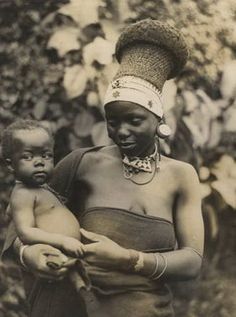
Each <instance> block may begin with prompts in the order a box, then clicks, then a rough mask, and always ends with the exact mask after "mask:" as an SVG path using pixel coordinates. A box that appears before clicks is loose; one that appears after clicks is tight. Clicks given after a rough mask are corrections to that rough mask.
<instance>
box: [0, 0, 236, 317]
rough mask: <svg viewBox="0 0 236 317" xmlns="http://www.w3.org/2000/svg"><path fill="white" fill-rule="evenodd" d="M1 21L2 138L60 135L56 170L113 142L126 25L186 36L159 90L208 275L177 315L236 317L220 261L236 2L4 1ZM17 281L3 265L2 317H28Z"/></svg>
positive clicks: (228, 178)
mask: <svg viewBox="0 0 236 317" xmlns="http://www.w3.org/2000/svg"><path fill="white" fill-rule="evenodd" d="M0 12H1V15H0V34H1V44H0V73H1V77H2V81H1V86H0V96H1V106H0V129H1V130H2V129H3V128H4V127H5V126H6V125H7V124H9V123H11V122H12V121H14V120H16V119H17V118H19V117H25V118H26V117H30V118H35V119H38V120H42V121H43V122H44V124H46V125H47V126H49V127H50V128H51V129H52V130H53V131H54V133H55V138H56V159H57V161H58V160H59V159H61V158H62V157H63V156H64V155H66V154H67V153H68V152H69V151H71V150H72V149H74V148H76V147H78V146H90V145H99V144H109V142H110V140H109V139H108V137H107V133H106V126H105V123H104V119H103V108H102V100H103V96H104V93H105V91H106V88H107V85H108V83H109V81H110V80H111V78H112V77H113V75H114V74H115V72H116V69H117V65H116V63H115V62H114V58H113V54H114V45H115V42H116V39H117V37H118V35H119V33H120V31H121V29H122V28H123V27H124V26H125V24H127V23H129V22H133V21H136V20H140V19H143V18H147V17H152V18H157V19H160V20H162V21H167V22H169V23H170V24H174V25H176V26H177V27H179V28H180V29H181V30H182V32H183V33H184V34H185V37H186V39H187V41H188V43H189V46H190V48H191V57H190V61H189V62H188V64H187V67H186V69H185V71H184V72H182V74H181V76H180V77H179V78H178V81H173V80H172V81H169V82H167V83H166V84H165V87H164V90H163V95H164V101H165V112H166V121H167V122H168V123H169V125H170V126H171V128H172V132H173V134H172V137H171V139H170V140H169V142H164V143H162V147H163V152H165V153H166V154H168V155H171V156H173V157H176V158H179V159H182V160H185V161H188V162H191V163H192V164H194V165H195V167H196V169H197V170H198V172H199V177H200V180H201V186H202V196H203V207H204V208H203V210H204V218H205V223H206V255H207V261H208V262H209V263H210V267H211V270H209V269H208V268H207V266H206V268H205V269H204V270H203V277H204V280H203V279H202V280H201V281H199V283H198V284H199V285H198V290H195V291H189V292H188V291H187V293H189V294H190V295H191V297H190V296H189V297H188V296H187V299H188V300H187V301H186V300H185V299H184V298H185V297H186V292H184V293H183V294H184V295H183V296H181V294H182V293H181V292H180V291H179V290H178V291H177V295H178V296H179V299H178V300H177V301H176V308H177V311H178V312H179V315H180V316H181V315H183V314H185V315H187V316H189V317H194V316H195V317H197V316H203V315H205V316H208V317H211V316H212V317H213V316H214V317H215V316H217V317H228V316H232V313H233V311H234V310H233V309H234V306H233V300H232V298H233V294H234V295H235V293H236V289H235V287H233V286H232V284H230V281H231V280H232V279H235V277H234V278H233V273H235V272H232V271H231V270H230V267H231V265H232V261H231V260H230V261H228V262H227V261H226V263H227V264H225V266H224V265H222V259H224V258H225V256H226V257H227V259H228V258H232V257H233V255H232V254H233V246H232V243H229V237H230V241H231V239H232V240H234V239H235V229H234V228H235V227H234V226H233V225H231V224H235V213H234V210H235V207H236V202H235V197H236V195H235V194H236V187H235V178H236V163H235V143H236V141H235V140H236V138H235V135H236V127H235V119H236V98H235V97H236V78H235V71H236V60H235V49H236V38H235V16H236V4H235V1H233V0H229V1H225V0H216V1H214V2H212V1H210V0H200V1H193V0H189V1H187V0H182V1H176V0H160V1H158V2H157V1H155V0H117V1H114V0H86V1H82V0H70V1H69V0H57V1H55V0H54V1H43V2H42V1H40V3H39V2H37V1H24V0H12V1H1V2H0ZM0 177H1V179H4V182H1V184H0V197H1V199H0V202H1V203H0V207H1V211H2V213H1V215H0V224H1V227H2V228H3V230H2V232H1V235H0V241H1V243H3V239H4V236H5V228H6V225H7V219H6V217H4V210H5V208H6V205H7V202H8V198H9V192H10V190H11V187H12V182H13V179H12V177H11V175H9V174H8V173H7V171H6V168H5V167H4V165H3V164H2V168H1V169H0ZM222 220H224V221H222ZM222 223H223V224H222ZM233 258H234V260H235V256H234V257H233ZM226 271H228V272H231V273H230V274H231V275H227V276H226V273H225V272H226ZM16 276H17V278H18V281H20V276H19V273H18V270H17V268H16V267H15V266H14V264H11V265H9V269H8V270H7V268H6V267H5V266H3V265H2V264H1V266H0V281H1V283H0V285H1V287H0V296H1V304H0V315H1V314H2V315H3V316H9V317H13V316H16V315H17V316H22V317H23V316H24V310H23V308H22V307H23V306H22V305H23V295H22V294H23V293H22V287H21V286H18V284H17V286H16V283H15V282H14V279H15V278H16ZM13 278H14V279H13ZM19 285H20V283H19ZM226 288H227V290H230V291H227V290H226ZM227 294H230V296H228V295H227ZM226 297H227V298H226ZM215 298H217V301H218V304H216V302H217V301H216V300H215ZM229 298H230V299H229ZM217 305H218V306H217ZM19 307H21V308H20V312H19V310H18V309H19ZM219 307H221V308H220V309H219ZM16 311H18V313H16Z"/></svg>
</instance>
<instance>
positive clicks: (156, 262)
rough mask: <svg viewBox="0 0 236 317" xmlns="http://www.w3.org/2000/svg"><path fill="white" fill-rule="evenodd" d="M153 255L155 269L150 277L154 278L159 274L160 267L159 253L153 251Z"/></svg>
mask: <svg viewBox="0 0 236 317" xmlns="http://www.w3.org/2000/svg"><path fill="white" fill-rule="evenodd" d="M153 256H154V258H155V268H154V271H153V272H152V274H151V275H150V276H149V278H153V277H154V276H155V275H156V274H157V270H158V267H159V259H158V254H157V253H153Z"/></svg>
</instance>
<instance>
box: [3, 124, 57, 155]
mask: <svg viewBox="0 0 236 317" xmlns="http://www.w3.org/2000/svg"><path fill="white" fill-rule="evenodd" d="M37 129H43V130H44V131H46V132H47V133H48V135H49V136H50V138H51V139H52V141H53V137H52V133H51V131H50V130H49V129H48V128H47V127H45V126H44V125H43V124H42V123H41V122H39V121H37V120H29V119H26V120H23V119H20V120H17V121H15V122H13V123H12V124H10V125H9V126H8V127H7V128H6V129H5V130H4V131H3V134H2V157H3V159H8V158H11V157H12V154H13V153H14V132H16V131H19V130H28V131H29V130H30V131H32V130H37Z"/></svg>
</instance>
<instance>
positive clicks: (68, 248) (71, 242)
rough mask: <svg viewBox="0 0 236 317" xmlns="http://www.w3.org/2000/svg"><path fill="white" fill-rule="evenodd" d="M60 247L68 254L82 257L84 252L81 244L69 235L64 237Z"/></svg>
mask: <svg viewBox="0 0 236 317" xmlns="http://www.w3.org/2000/svg"><path fill="white" fill-rule="evenodd" d="M62 249H63V250H64V251H65V252H66V253H67V254H68V255H70V256H73V257H82V256H83V254H84V251H83V244H82V243H81V242H80V241H79V240H77V239H75V238H71V237H65V238H64V239H63V243H62Z"/></svg>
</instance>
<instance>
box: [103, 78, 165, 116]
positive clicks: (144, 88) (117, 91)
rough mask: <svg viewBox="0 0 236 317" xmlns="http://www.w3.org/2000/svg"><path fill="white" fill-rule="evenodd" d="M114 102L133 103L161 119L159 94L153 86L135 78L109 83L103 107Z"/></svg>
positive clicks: (161, 110)
mask: <svg viewBox="0 0 236 317" xmlns="http://www.w3.org/2000/svg"><path fill="white" fill-rule="evenodd" d="M114 101H129V102H133V103H136V104H138V105H140V106H142V107H144V108H145V109H147V110H148V111H151V112H152V113H154V114H155V115H156V116H157V117H159V118H162V117H163V102H162V95H161V93H160V92H159V90H158V89H157V88H156V87H155V86H154V85H152V84H151V83H149V82H148V81H146V80H144V79H142V78H139V77H136V76H123V77H120V78H118V79H115V80H113V81H112V82H111V83H110V85H109V86H108V89H107V92H106V95H105V98H104V106H106V105H107V104H108V103H110V102H114Z"/></svg>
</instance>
